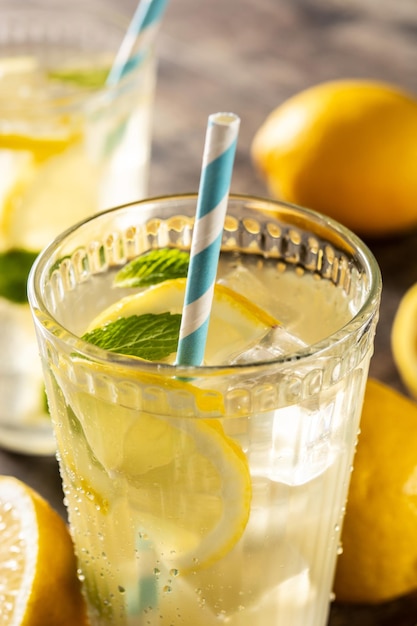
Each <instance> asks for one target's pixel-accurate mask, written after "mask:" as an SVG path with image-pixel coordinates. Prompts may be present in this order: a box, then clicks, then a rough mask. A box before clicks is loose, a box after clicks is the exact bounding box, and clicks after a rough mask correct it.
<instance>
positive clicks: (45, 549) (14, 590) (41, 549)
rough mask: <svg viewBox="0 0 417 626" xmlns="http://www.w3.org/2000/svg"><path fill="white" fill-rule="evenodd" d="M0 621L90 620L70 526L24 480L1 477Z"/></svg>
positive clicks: (22, 625) (57, 625)
mask: <svg viewBox="0 0 417 626" xmlns="http://www.w3.org/2000/svg"><path fill="white" fill-rule="evenodd" d="M0 527H1V543H0V626H37V625H38V624H42V625H43V626H69V625H70V624H80V625H82V624H86V613H85V606H84V600H83V597H82V594H81V590H80V584H79V581H78V578H77V574H76V567H77V566H76V561H75V556H74V551H73V545H72V541H71V537H70V534H69V531H68V529H67V527H66V525H65V523H64V521H63V519H61V517H60V516H59V515H58V513H56V512H55V511H54V510H53V509H52V508H51V506H50V505H49V504H48V503H47V502H46V501H45V500H44V499H43V498H41V496H39V495H38V494H37V493H36V492H34V491H33V490H32V489H31V488H29V487H28V486H27V485H25V484H24V483H22V482H21V481H19V480H17V479H15V478H12V477H10V476H1V477H0Z"/></svg>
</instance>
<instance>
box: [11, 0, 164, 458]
mask: <svg viewBox="0 0 417 626" xmlns="http://www.w3.org/2000/svg"><path fill="white" fill-rule="evenodd" d="M0 10H1V26H0V168H1V171H2V179H1V181H0V348H1V353H2V360H1V364H0V396H1V399H2V402H1V407H0V446H3V447H7V448H10V449H12V450H16V451H20V452H27V453H35V454H51V453H53V452H54V451H55V443H54V439H53V436H52V429H51V423H50V418H49V415H48V412H47V409H46V400H45V393H44V386H43V383H42V375H41V371H40V368H39V364H38V357H37V347H36V341H35V336H34V333H33V326H32V321H31V319H30V313H29V308H28V305H27V297H26V282H27V275H28V272H29V268H30V266H31V264H32V262H33V260H34V259H35V257H36V255H37V253H38V252H39V251H40V250H41V249H42V248H43V247H44V246H45V245H46V244H47V243H48V242H49V241H50V240H51V239H53V238H54V237H55V236H56V235H57V234H58V233H59V232H61V231H62V230H64V229H65V228H66V227H68V226H69V225H70V224H73V223H75V222H76V221H78V220H80V219H83V218H85V217H86V216H88V215H90V214H92V213H95V212H96V211H99V210H102V209H106V208H109V207H111V206H115V205H117V204H122V203H125V202H131V201H133V200H137V199H138V198H141V197H143V196H144V195H145V194H146V191H147V178H148V164H149V153H150V141H151V119H152V107H153V94H154V84H155V62H154V55H153V53H152V51H148V53H147V54H145V55H144V56H143V58H142V61H141V63H139V64H138V65H137V67H135V68H134V69H133V70H132V71H131V72H130V73H129V74H127V75H126V77H125V78H124V79H123V80H122V81H121V82H120V83H119V84H118V85H116V86H115V87H113V88H108V87H106V85H105V79H106V75H107V73H108V71H109V69H110V67H111V64H112V62H113V60H114V58H115V54H116V52H117V49H118V47H119V46H120V44H121V42H122V39H123V36H124V34H125V32H126V28H127V25H128V22H129V18H130V16H126V15H123V14H122V13H120V12H118V11H117V9H114V8H111V5H109V4H106V3H105V2H103V1H102V2H100V1H99V0H97V1H96V2H94V1H91V2H70V3H68V2H67V3H64V2H57V1H54V0H32V1H25V0H19V1H18V2H16V1H15V0H1V1H0Z"/></svg>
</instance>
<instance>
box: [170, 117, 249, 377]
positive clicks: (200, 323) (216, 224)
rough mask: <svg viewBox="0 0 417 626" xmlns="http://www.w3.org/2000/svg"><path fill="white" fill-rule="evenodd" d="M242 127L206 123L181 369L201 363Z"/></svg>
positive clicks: (220, 120)
mask: <svg viewBox="0 0 417 626" xmlns="http://www.w3.org/2000/svg"><path fill="white" fill-rule="evenodd" d="M239 126H240V119H239V118H238V116H237V115H235V114H234V113H214V114H212V115H210V116H209V119H208V124H207V132H206V140H205V145H204V153H203V164H202V171H201V179H200V187H199V192H198V199H197V210H196V217H195V223H194V232H193V239H192V242H191V251H190V264H189V269H188V276H187V284H186V289H185V299H184V308H183V314H182V320H181V328H180V337H179V342H178V351H177V360H176V362H177V364H178V365H201V364H202V362H203V358H204V350H205V346H206V340H207V331H208V326H209V319H210V311H211V305H212V301H213V293H214V284H215V280H216V274H217V265H218V261H219V255H220V246H221V242H222V235H223V226H224V220H225V215H226V210H227V201H228V197H229V189H230V182H231V178H232V170H233V162H234V157H235V152H236V143H237V136H238V133H239Z"/></svg>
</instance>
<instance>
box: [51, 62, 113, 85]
mask: <svg viewBox="0 0 417 626" xmlns="http://www.w3.org/2000/svg"><path fill="white" fill-rule="evenodd" d="M108 73H109V68H100V67H99V68H92V67H86V68H79V69H73V68H68V69H67V68H61V69H55V70H50V71H49V72H48V78H50V79H52V80H57V81H61V82H64V83H72V84H73V85H77V86H78V87H86V88H87V89H98V88H99V87H103V85H104V84H105V82H106V78H107V75H108Z"/></svg>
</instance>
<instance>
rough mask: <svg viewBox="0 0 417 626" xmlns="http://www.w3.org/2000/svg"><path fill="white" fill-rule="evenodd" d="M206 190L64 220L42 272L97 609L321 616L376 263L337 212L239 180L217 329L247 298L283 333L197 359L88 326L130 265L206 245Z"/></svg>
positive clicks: (220, 339) (373, 310) (171, 616)
mask: <svg viewBox="0 0 417 626" xmlns="http://www.w3.org/2000/svg"><path fill="white" fill-rule="evenodd" d="M195 207H196V197H195V196H194V195H183V196H173V197H165V198H157V199H151V200H145V201H143V202H138V203H134V204H131V205H128V206H123V207H119V208H116V209H114V210H111V211H108V212H105V213H103V214H101V215H99V216H95V217H93V218H91V219H89V220H87V221H85V222H84V223H82V224H81V225H78V226H76V227H74V228H72V229H70V230H67V232H66V233H64V234H62V235H61V236H60V237H58V238H57V239H56V240H55V241H54V242H53V243H52V244H50V245H49V246H48V247H47V248H46V250H45V251H44V252H43V253H42V254H41V255H40V257H39V258H38V260H37V262H36V264H35V266H34V268H33V269H32V272H31V276H30V280H29V301H30V305H31V307H32V312H33V317H34V321H35V326H36V332H37V336H38V340H39V347H40V354H41V360H42V363H43V368H44V374H45V381H46V388H47V393H48V397H49V402H50V409H51V415H52V420H53V423H54V428H55V433H56V438H57V446H58V452H59V462H60V468H61V473H62V478H63V484H64V490H65V498H66V503H67V506H68V514H69V522H70V528H71V532H72V536H73V538H74V542H75V548H76V553H77V556H78V560H79V572H80V577H81V580H82V581H83V587H84V591H85V594H86V598H87V603H88V606H89V611H90V619H91V623H92V624H93V626H104V625H108V626H110V624H111V625H112V626H134V625H137V624H149V625H151V626H153V625H157V624H158V625H165V626H179V625H182V624H197V623H198V624H200V625H203V626H206V625H207V626H214V625H215V624H224V623H227V624H230V625H231V626H235V625H239V626H241V625H245V626H246V625H248V626H249V625H250V626H258V625H259V626H265V624H270V625H271V626H272V625H273V626H324V625H325V623H326V619H327V616H328V609H329V602H330V597H331V591H332V580H333V575H334V568H335V563H336V557H337V554H338V550H339V537H340V529H341V524H342V519H343V512H344V507H345V503H346V498H347V492H348V485H349V477H350V474H351V468H352V461H353V456H354V449H355V444H356V440H357V433H358V428H359V420H360V413H361V407H362V401H363V394H364V388H365V384H366V380H367V373H368V366H369V361H370V358H371V354H372V352H373V339H374V333H375V326H376V323H377V317H378V307H379V300H380V291H381V277H380V273H379V269H378V266H377V264H376V261H375V259H374V258H373V256H372V254H371V253H370V251H369V250H368V249H367V247H366V246H365V245H364V243H362V242H361V241H360V240H359V239H358V238H357V237H356V236H355V235H354V234H352V233H351V232H349V231H348V230H347V229H346V228H344V227H343V226H341V225H339V224H337V223H336V222H334V221H332V220H331V219H328V218H325V217H322V216H321V215H319V214H317V213H314V212H311V211H308V210H305V209H302V208H299V207H295V206H291V205H288V204H284V203H281V202H277V201H270V200H263V199H259V198H255V197H248V196H237V195H232V196H231V197H230V198H229V203H228V211H227V216H226V221H225V225H224V230H223V239H222V247H221V256H220V262H219V268H218V274H217V281H218V283H219V284H220V285H222V287H221V293H223V292H224V293H226V294H229V295H228V296H227V298H229V300H228V301H229V302H230V301H231V302H232V305H231V310H230V309H228V308H227V306H228V305H227V302H226V306H225V309H224V310H225V315H224V319H223V322H221V323H220V325H219V326H218V328H217V329H216V331H215V333H214V334H213V333H212V334H211V335H210V329H209V335H208V342H209V344H210V342H212V341H216V342H217V344H218V345H219V346H220V349H221V351H223V348H224V347H225V348H227V347H228V346H231V344H232V341H233V333H234V326H235V325H236V326H237V320H238V318H239V316H243V317H247V319H250V320H252V319H253V316H252V313H253V311H255V310H256V311H259V310H261V311H263V315H266V316H271V315H273V316H276V318H278V320H279V324H278V325H277V326H276V327H275V326H274V327H271V329H270V330H268V337H267V339H268V341H267V339H263V340H262V341H259V342H256V344H255V345H249V346H245V348H243V349H241V350H240V353H239V354H238V355H236V354H234V356H233V359H232V360H230V359H229V357H226V360H225V361H224V362H222V364H216V355H214V357H213V359H214V361H213V362H212V363H211V364H207V363H205V364H203V365H202V366H201V367H189V366H177V365H175V364H173V363H166V362H164V363H161V362H153V361H147V360H144V359H140V358H137V357H135V356H126V355H123V354H118V353H114V352H109V351H107V350H105V349H103V348H100V347H97V346H96V345H93V344H91V343H89V342H87V341H86V340H85V338H84V339H82V338H81V337H82V336H83V335H84V333H85V332H86V330H87V329H88V328H89V327H90V328H91V324H92V323H93V326H94V322H93V320H94V319H95V318H97V316H99V315H103V310H105V309H106V308H107V307H109V306H110V307H114V306H115V303H116V302H118V301H119V300H120V298H122V297H123V298H128V300H123V301H122V302H127V301H130V300H131V299H132V298H133V297H134V296H133V294H134V293H135V292H136V291H137V289H136V288H132V287H129V286H125V287H124V286H117V285H116V286H115V282H114V277H115V274H116V272H118V271H119V270H120V268H122V267H124V266H125V265H126V263H127V262H129V261H130V260H131V259H134V258H136V257H137V256H138V255H141V254H143V253H145V252H148V251H150V250H154V249H163V248H169V249H176V248H178V249H180V250H183V251H184V250H185V251H187V250H188V249H189V248H190V241H191V237H192V229H193V215H194V212H195ZM169 284H171V285H172V283H166V284H165V285H164V284H162V286H161V285H160V286H159V287H158V288H159V289H161V292H160V293H161V294H163V293H164V292H166V293H167V294H168V292H169V290H170V287H169ZM147 289H148V288H143V291H142V292H140V293H141V294H142V295H141V297H145V298H147V297H150V296H149V293H150V292H148V293H147ZM138 293H139V292H138ZM233 294H234V295H233ZM227 298H226V300H227ZM150 299H151V300H152V298H150ZM230 299H231V300H230ZM153 300H154V301H155V300H156V304H155V302H154V305H153V306H157V307H159V308H160V309H161V310H166V309H168V307H169V303H168V300H164V299H163V298H162V296H161V298H160V299H159V300H158V299H155V298H153ZM220 301H221V302H222V300H221V298H220ZM145 302H146V300H145ZM243 303H246V304H245V307H246V308H245V309H244V308H243ZM122 308H123V307H122ZM120 310H122V309H120ZM245 311H246V312H245ZM251 312H252V313H251ZM212 317H213V316H212ZM258 317H259V319H261V317H262V315H259V316H258ZM254 323H255V322H254ZM250 324H252V322H250ZM250 324H249V326H250ZM255 324H256V323H255ZM270 333H272V334H270ZM271 337H273V338H275V339H274V340H273V341H272V342H269V339H270V338H271ZM284 340H285V341H284ZM209 344H208V346H207V348H210V345H209ZM234 350H235V348H234Z"/></svg>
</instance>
